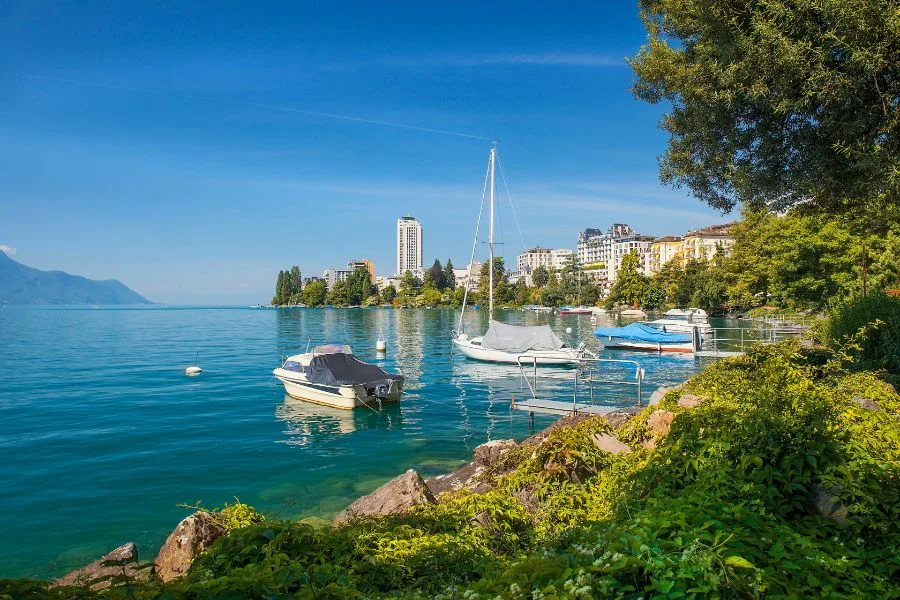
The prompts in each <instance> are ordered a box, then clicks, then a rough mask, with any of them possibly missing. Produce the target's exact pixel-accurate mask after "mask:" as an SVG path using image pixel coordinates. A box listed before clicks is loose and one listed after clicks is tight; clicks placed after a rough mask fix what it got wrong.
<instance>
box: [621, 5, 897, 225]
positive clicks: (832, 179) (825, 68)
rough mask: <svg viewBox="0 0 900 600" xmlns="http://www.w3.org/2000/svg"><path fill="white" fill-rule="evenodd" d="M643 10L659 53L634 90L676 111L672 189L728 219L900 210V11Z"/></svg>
mask: <svg viewBox="0 0 900 600" xmlns="http://www.w3.org/2000/svg"><path fill="white" fill-rule="evenodd" d="M639 7H640V13H641V17H642V19H643V21H644V24H645V27H646V29H647V32H648V42H647V44H646V45H645V46H644V47H643V48H642V49H641V51H640V52H639V53H638V54H637V55H636V56H635V57H634V58H632V59H631V64H632V66H633V68H634V72H635V74H636V81H635V83H634V86H633V88H632V91H633V93H634V94H635V95H636V96H637V97H638V98H640V99H643V100H646V101H648V102H651V103H654V104H655V103H664V104H665V105H666V106H667V107H669V108H668V112H667V113H666V114H665V115H664V117H663V119H662V122H661V127H662V128H663V129H664V130H665V131H666V132H668V133H669V136H670V138H669V143H668V148H667V150H666V153H665V155H664V156H663V157H662V158H661V161H660V162H661V178H662V180H663V181H664V182H667V183H672V184H676V185H686V186H687V187H689V188H690V189H691V191H692V192H693V194H694V195H695V196H696V197H698V198H699V199H701V200H702V201H704V202H706V203H708V204H709V205H711V206H713V207H716V208H718V209H722V210H731V209H732V208H734V207H735V206H737V205H738V204H739V203H743V204H744V205H746V206H767V207H769V208H774V209H777V210H784V209H786V208H788V207H790V206H793V205H796V204H798V203H804V204H806V205H809V206H815V207H818V208H823V209H827V210H829V211H831V212H843V211H847V210H856V209H859V207H866V212H867V213H869V214H872V213H873V212H874V213H877V212H880V211H884V210H886V209H887V208H889V207H890V206H891V205H896V204H897V203H898V202H900V175H898V169H897V165H898V162H900V101H898V99H900V27H898V19H900V17H898V8H897V2H896V0H746V1H742V2H735V1H734V0H694V1H691V2H685V1H684V0H640V2H639ZM873 222H874V221H873Z"/></svg>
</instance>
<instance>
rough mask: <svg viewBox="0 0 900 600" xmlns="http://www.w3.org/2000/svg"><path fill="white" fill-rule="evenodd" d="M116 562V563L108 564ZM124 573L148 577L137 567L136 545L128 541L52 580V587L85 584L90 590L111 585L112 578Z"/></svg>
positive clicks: (134, 576)
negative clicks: (89, 562)
mask: <svg viewBox="0 0 900 600" xmlns="http://www.w3.org/2000/svg"><path fill="white" fill-rule="evenodd" d="M109 563H116V564H109ZM122 575H124V576H125V577H128V578H130V579H137V580H144V579H147V578H148V574H147V572H146V571H141V570H140V569H139V568H138V551H137V546H135V545H134V544H133V543H132V542H128V543H127V544H125V545H124V546H119V547H118V548H116V549H115V550H113V551H112V552H110V553H109V554H106V555H104V556H103V557H101V558H98V559H97V560H95V561H94V562H92V563H91V564H89V565H87V566H85V567H81V568H80V569H76V570H74V571H72V572H71V573H68V574H66V575H63V576H62V577H60V578H59V579H57V580H56V581H54V582H53V584H52V587H59V586H64V585H77V586H85V587H88V588H90V589H91V590H95V591H96V590H102V589H106V588H108V587H109V586H110V585H112V578H113V577H118V576H122Z"/></svg>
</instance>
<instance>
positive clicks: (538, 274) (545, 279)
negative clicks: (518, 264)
mask: <svg viewBox="0 0 900 600" xmlns="http://www.w3.org/2000/svg"><path fill="white" fill-rule="evenodd" d="M531 282H532V283H533V284H534V286H535V287H539V288H542V287H544V286H545V285H547V283H549V282H550V274H549V273H548V272H547V267H545V266H544V265H538V267H537V268H535V270H534V271H532V272H531Z"/></svg>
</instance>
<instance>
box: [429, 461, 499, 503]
mask: <svg viewBox="0 0 900 600" xmlns="http://www.w3.org/2000/svg"><path fill="white" fill-rule="evenodd" d="M484 471H485V467H483V466H482V465H478V464H476V463H474V462H470V463H468V464H465V465H463V466H461V467H460V468H459V469H457V470H456V471H454V472H453V473H449V474H447V475H438V476H437V477H429V478H428V479H426V480H425V485H426V486H428V489H429V490H430V491H431V493H432V494H433V495H434V496H435V497H437V496H440V495H442V494H446V493H448V492H458V491H459V490H462V489H468V490H472V491H476V492H479V493H481V492H482V491H488V490H489V489H490V483H489V482H483V481H481V477H480V476H481V474H482V473H484Z"/></svg>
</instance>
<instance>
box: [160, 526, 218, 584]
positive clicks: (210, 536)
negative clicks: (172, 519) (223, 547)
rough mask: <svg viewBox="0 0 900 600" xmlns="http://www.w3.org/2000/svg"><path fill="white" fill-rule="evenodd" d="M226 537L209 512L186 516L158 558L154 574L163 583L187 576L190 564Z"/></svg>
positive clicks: (170, 536)
mask: <svg viewBox="0 0 900 600" xmlns="http://www.w3.org/2000/svg"><path fill="white" fill-rule="evenodd" d="M223 535H225V528H224V527H222V526H221V525H219V524H218V523H216V522H215V520H213V518H212V515H210V514H209V513H208V512H206V511H198V512H195V513H194V514H192V515H189V516H187V517H186V518H185V519H184V520H183V521H182V522H181V523H179V524H178V526H177V527H175V530H174V531H173V532H172V533H171V534H169V537H168V538H167V539H166V543H165V544H163V547H162V548H160V550H159V554H157V555H156V561H155V568H154V573H155V575H156V577H157V578H158V579H159V580H161V581H164V582H165V581H172V580H173V579H178V578H179V577H184V576H185V575H187V573H188V571H189V570H190V568H191V561H193V560H194V558H195V557H196V556H197V555H198V554H200V553H201V552H203V551H204V550H206V549H207V548H209V547H210V546H211V545H212V543H213V542H214V541H216V539H218V538H219V537H221V536H223Z"/></svg>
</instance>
